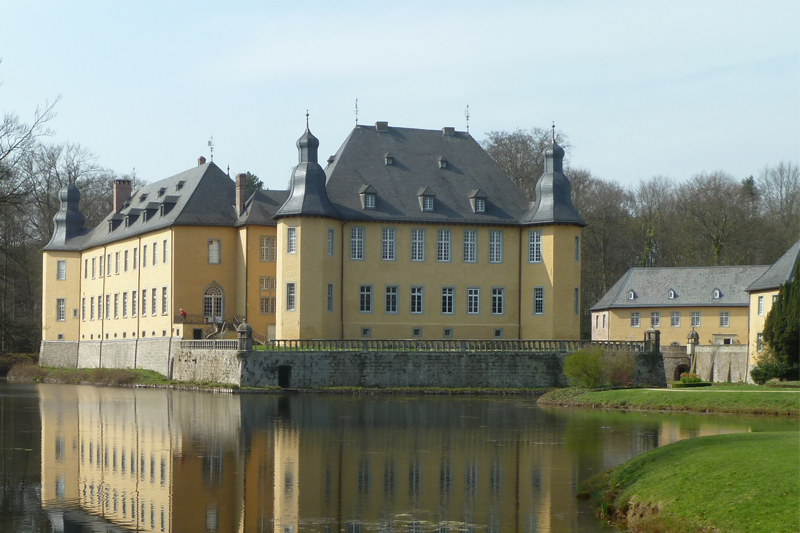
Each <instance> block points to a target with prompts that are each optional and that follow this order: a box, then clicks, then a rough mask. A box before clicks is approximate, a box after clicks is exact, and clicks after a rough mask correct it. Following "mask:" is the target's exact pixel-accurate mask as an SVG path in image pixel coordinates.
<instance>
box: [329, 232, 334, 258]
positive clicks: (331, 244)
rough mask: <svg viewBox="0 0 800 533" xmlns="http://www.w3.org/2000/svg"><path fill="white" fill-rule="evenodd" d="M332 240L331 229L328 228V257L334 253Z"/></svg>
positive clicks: (332, 233)
mask: <svg viewBox="0 0 800 533" xmlns="http://www.w3.org/2000/svg"><path fill="white" fill-rule="evenodd" d="M333 239H334V232H333V228H328V255H333V251H334V247H333Z"/></svg>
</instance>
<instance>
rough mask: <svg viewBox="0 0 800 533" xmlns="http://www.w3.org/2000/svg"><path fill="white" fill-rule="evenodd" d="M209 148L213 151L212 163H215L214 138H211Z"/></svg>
mask: <svg viewBox="0 0 800 533" xmlns="http://www.w3.org/2000/svg"><path fill="white" fill-rule="evenodd" d="M208 148H209V149H210V150H211V162H212V163H213V162H214V136H213V135H212V136H211V139H209V141H208Z"/></svg>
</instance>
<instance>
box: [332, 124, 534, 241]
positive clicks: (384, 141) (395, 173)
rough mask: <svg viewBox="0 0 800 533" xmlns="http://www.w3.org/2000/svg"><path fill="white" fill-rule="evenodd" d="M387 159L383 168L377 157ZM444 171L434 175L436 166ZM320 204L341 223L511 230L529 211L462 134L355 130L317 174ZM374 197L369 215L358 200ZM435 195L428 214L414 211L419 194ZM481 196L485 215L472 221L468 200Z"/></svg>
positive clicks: (507, 181) (515, 190)
mask: <svg viewBox="0 0 800 533" xmlns="http://www.w3.org/2000/svg"><path fill="white" fill-rule="evenodd" d="M387 153H390V154H391V155H392V157H393V159H394V161H393V164H392V165H387V164H386V161H385V157H384V155H385V154H387ZM440 157H444V158H446V159H447V167H446V168H439V158H440ZM325 172H326V174H327V176H328V180H327V187H326V188H327V192H328V198H329V199H330V201H331V203H332V204H333V206H334V208H335V209H336V211H337V212H338V213H339V215H340V216H341V218H344V219H347V220H383V221H406V222H425V223H465V224H493V225H498V224H500V225H502V224H519V221H520V219H521V218H522V217H523V216H524V215H525V213H526V212H527V211H528V209H529V208H530V207H531V203H530V202H529V201H528V200H527V199H526V198H525V196H524V195H523V194H522V192H521V191H520V190H519V189H518V188H517V187H516V186H515V185H514V183H513V182H512V181H511V179H510V178H509V177H508V176H506V175H505V174H504V173H503V171H502V170H500V168H499V167H498V166H497V164H496V163H495V162H494V160H492V158H491V157H489V154H487V153H486V152H485V151H484V150H483V149H482V148H481V147H480V145H479V144H478V143H477V142H476V141H475V140H474V139H473V138H472V137H471V136H470V135H469V134H468V133H465V132H459V131H455V132H452V133H450V134H444V133H443V132H442V131H441V130H421V129H413V128H395V127H389V128H388V129H387V130H384V131H377V130H376V128H375V127H373V126H356V127H355V128H354V129H353V131H352V132H351V133H350V135H349V136H348V137H347V139H346V140H345V142H344V143H343V144H342V146H341V147H340V148H339V151H338V152H337V153H336V155H335V156H334V158H333V161H332V162H330V163H329V164H328V166H327V167H326V168H325ZM364 185H370V186H371V187H372V188H373V189H375V191H376V202H375V208H374V209H362V207H361V199H360V198H359V195H358V192H359V190H361V188H362V187H363V186H364ZM426 188H427V189H428V190H430V191H435V194H436V197H435V203H434V210H433V211H424V212H423V211H422V210H421V209H420V204H419V198H418V194H419V191H421V190H424V189H426ZM476 189H480V190H481V192H483V193H484V194H485V195H486V211H485V212H484V213H473V212H472V206H471V204H470V194H472V193H473V192H474V191H475V190H476Z"/></svg>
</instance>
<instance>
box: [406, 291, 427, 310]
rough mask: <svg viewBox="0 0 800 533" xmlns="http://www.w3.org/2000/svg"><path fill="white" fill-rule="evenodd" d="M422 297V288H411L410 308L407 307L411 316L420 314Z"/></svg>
mask: <svg viewBox="0 0 800 533" xmlns="http://www.w3.org/2000/svg"><path fill="white" fill-rule="evenodd" d="M423 297H424V288H423V287H411V306H410V307H409V309H410V311H411V313H413V314H420V313H422V309H423V307H422V306H423V301H422V300H423Z"/></svg>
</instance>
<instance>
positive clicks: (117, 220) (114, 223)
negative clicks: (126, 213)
mask: <svg viewBox="0 0 800 533" xmlns="http://www.w3.org/2000/svg"><path fill="white" fill-rule="evenodd" d="M124 218H125V217H123V216H122V215H120V214H119V213H114V214H112V215H111V217H109V219H108V232H109V233H111V232H112V231H114V230H115V229H117V227H119V225H120V224H121V223H122V221H123V219H124Z"/></svg>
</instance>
